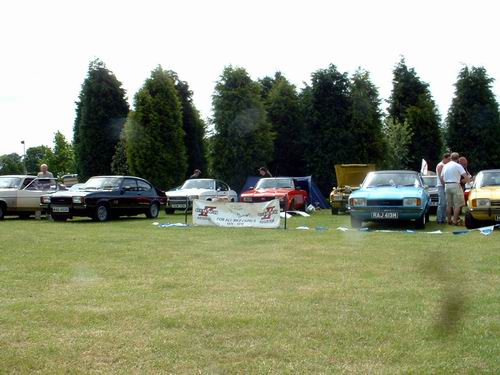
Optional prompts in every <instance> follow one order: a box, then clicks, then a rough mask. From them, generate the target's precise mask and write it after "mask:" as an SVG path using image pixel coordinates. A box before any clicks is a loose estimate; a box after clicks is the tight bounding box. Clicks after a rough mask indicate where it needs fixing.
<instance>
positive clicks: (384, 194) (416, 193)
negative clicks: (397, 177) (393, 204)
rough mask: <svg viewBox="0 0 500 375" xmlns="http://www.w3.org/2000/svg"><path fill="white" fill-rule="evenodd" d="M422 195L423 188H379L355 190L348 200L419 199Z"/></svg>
mask: <svg viewBox="0 0 500 375" xmlns="http://www.w3.org/2000/svg"><path fill="white" fill-rule="evenodd" d="M422 195H424V189H423V188H415V187H411V186H401V187H392V186H391V187H379V188H363V189H359V190H356V191H355V192H353V193H352V194H351V195H350V198H366V199H403V198H412V197H415V198H419V197H421V196H422Z"/></svg>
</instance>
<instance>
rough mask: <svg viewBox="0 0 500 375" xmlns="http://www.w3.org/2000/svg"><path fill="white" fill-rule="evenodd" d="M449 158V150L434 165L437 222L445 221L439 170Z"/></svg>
mask: <svg viewBox="0 0 500 375" xmlns="http://www.w3.org/2000/svg"><path fill="white" fill-rule="evenodd" d="M450 160H451V155H450V153H449V152H447V153H445V154H444V155H443V160H441V161H440V162H439V164H438V165H437V166H436V175H437V176H438V178H437V184H436V186H437V189H438V207H437V212H436V221H437V223H438V224H444V223H446V194H445V192H444V180H443V176H441V172H442V171H443V167H444V166H445V164H447V163H448V162H449V161H450Z"/></svg>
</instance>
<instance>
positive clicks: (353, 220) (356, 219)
mask: <svg viewBox="0 0 500 375" xmlns="http://www.w3.org/2000/svg"><path fill="white" fill-rule="evenodd" d="M362 224H363V220H361V219H360V218H359V217H353V216H351V227H353V228H356V229H359V228H361V225H362Z"/></svg>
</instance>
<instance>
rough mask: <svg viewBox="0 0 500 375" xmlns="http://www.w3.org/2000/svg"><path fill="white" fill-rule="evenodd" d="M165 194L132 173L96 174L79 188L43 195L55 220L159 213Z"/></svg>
mask: <svg viewBox="0 0 500 375" xmlns="http://www.w3.org/2000/svg"><path fill="white" fill-rule="evenodd" d="M165 201H166V197H165V193H164V192H162V191H161V190H159V189H156V188H155V187H154V186H153V185H151V184H150V183H149V182H148V181H146V180H144V179H142V178H138V177H132V176H97V177H92V178H90V179H89V180H88V181H87V182H86V183H85V184H84V185H83V186H81V187H80V188H79V189H78V190H76V191H63V192H59V193H55V194H52V195H44V196H42V197H41V198H40V202H41V203H40V204H41V206H42V207H45V208H47V212H48V213H49V214H50V215H51V216H52V218H53V219H54V220H55V221H64V220H66V219H71V218H73V217H75V216H88V217H91V218H93V219H94V220H97V221H106V220H108V219H110V218H111V217H119V216H134V215H139V214H145V215H146V217H148V218H155V217H157V216H158V213H159V211H160V207H161V205H164V204H165Z"/></svg>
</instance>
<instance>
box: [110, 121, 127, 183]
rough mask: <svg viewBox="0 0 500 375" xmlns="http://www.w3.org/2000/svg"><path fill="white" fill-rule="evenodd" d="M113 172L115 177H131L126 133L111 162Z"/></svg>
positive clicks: (123, 134)
mask: <svg viewBox="0 0 500 375" xmlns="http://www.w3.org/2000/svg"><path fill="white" fill-rule="evenodd" d="M111 172H112V173H113V174H114V175H120V176H126V175H129V174H130V173H129V170H128V162H127V142H126V139H125V132H124V131H123V132H122V135H121V136H120V140H119V141H118V143H117V144H116V147H115V154H114V155H113V160H112V161H111Z"/></svg>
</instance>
